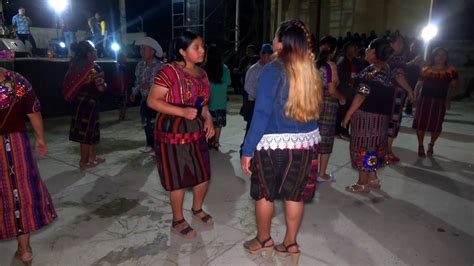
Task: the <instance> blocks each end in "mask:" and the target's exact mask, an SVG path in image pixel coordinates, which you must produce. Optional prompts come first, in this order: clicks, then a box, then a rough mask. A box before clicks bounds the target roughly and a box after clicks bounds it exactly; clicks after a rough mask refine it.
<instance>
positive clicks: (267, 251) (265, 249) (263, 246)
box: [244, 237, 273, 258]
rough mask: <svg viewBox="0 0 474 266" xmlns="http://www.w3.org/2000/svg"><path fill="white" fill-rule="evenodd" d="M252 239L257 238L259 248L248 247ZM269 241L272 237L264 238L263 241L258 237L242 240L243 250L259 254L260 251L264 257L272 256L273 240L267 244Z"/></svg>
mask: <svg viewBox="0 0 474 266" xmlns="http://www.w3.org/2000/svg"><path fill="white" fill-rule="evenodd" d="M254 240H257V242H258V243H259V244H260V248H258V249H250V244H251V243H252V242H253V241H254ZM270 241H272V237H269V238H268V239H266V240H264V241H260V239H258V238H257V237H255V238H254V239H252V240H249V241H245V242H244V249H245V251H247V252H248V253H250V254H252V255H259V254H261V253H264V255H263V256H264V257H268V258H271V257H272V256H273V242H272V244H271V245H269V246H267V243H268V242H270Z"/></svg>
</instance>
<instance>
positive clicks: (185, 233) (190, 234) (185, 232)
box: [171, 219, 196, 238]
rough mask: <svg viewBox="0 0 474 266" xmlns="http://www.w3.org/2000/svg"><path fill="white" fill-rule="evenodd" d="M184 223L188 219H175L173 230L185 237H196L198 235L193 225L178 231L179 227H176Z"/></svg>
mask: <svg viewBox="0 0 474 266" xmlns="http://www.w3.org/2000/svg"><path fill="white" fill-rule="evenodd" d="M183 223H186V220H184V219H181V220H178V221H173V223H172V226H171V227H172V229H173V230H171V231H172V232H174V233H175V234H178V235H180V236H182V237H184V238H194V237H195V236H196V231H194V229H193V228H192V227H191V226H189V225H188V226H186V227H185V228H183V229H182V230H181V231H178V229H176V227H177V226H178V225H180V224H183Z"/></svg>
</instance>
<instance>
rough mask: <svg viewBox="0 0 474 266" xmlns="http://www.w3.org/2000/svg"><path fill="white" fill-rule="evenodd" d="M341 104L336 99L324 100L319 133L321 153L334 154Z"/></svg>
mask: <svg viewBox="0 0 474 266" xmlns="http://www.w3.org/2000/svg"><path fill="white" fill-rule="evenodd" d="M338 108H339V103H338V101H337V99H336V98H334V97H327V96H326V97H324V98H323V111H322V112H321V115H320V117H319V121H318V124H319V131H320V134H321V143H320V144H319V153H320V154H328V153H332V147H333V146H334V135H335V134H336V119H337V109H338Z"/></svg>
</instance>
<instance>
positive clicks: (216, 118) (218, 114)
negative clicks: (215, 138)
mask: <svg viewBox="0 0 474 266" xmlns="http://www.w3.org/2000/svg"><path fill="white" fill-rule="evenodd" d="M209 112H210V113H211V115H212V123H213V124H214V127H216V128H220V127H225V126H226V125H227V111H226V110H223V109H221V110H214V111H209Z"/></svg>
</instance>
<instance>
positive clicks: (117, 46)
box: [110, 42, 120, 52]
mask: <svg viewBox="0 0 474 266" xmlns="http://www.w3.org/2000/svg"><path fill="white" fill-rule="evenodd" d="M110 48H111V49H112V51H114V52H118V51H120V45H119V44H118V43H116V42H114V43H112V45H111V46H110Z"/></svg>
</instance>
